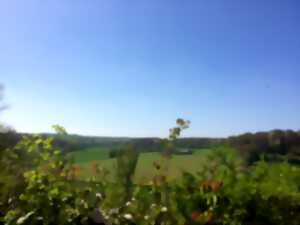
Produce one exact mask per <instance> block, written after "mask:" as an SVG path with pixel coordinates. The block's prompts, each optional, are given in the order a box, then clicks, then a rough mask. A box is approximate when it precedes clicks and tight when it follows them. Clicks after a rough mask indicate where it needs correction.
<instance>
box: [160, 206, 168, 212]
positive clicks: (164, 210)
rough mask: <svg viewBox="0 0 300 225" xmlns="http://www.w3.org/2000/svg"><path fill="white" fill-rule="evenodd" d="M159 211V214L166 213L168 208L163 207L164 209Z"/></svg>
mask: <svg viewBox="0 0 300 225" xmlns="http://www.w3.org/2000/svg"><path fill="white" fill-rule="evenodd" d="M160 211H161V212H167V211H168V208H167V207H165V206H164V207H162V208H161V210H160Z"/></svg>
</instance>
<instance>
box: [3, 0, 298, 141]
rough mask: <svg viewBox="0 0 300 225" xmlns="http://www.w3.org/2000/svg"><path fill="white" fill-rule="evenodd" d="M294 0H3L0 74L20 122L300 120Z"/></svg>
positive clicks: (34, 128) (138, 125)
mask: <svg viewBox="0 0 300 225" xmlns="http://www.w3.org/2000/svg"><path fill="white" fill-rule="evenodd" d="M299 12H300V3H299V1H298V0H284V1H283V0H248V1H246V0H245V1H239V0H201V1H199V0H194V1H193V0H190V1H182V0H151V1H149V0H147V1H146V0H130V1H122V0H118V1H116V0H43V1H40V0H36V1H34V0H26V1H16V0H4V1H1V3H0V34H1V35H0V83H2V84H4V85H5V88H6V89H5V101H6V102H7V103H8V104H9V105H10V108H9V109H8V110H6V111H5V112H4V113H2V114H1V115H0V120H1V121H3V122H5V123H7V124H10V125H12V126H13V127H15V129H17V130H18V131H25V132H47V131H50V130H51V128H50V127H51V125H52V124H56V123H59V124H61V125H63V126H65V127H66V129H67V130H68V131H69V132H71V133H79V134H87V135H103V136H111V135H112V136H166V135H167V134H168V129H169V128H170V127H172V126H173V124H174V121H175V120H176V118H178V117H183V118H186V119H189V120H191V122H192V124H191V128H190V129H189V130H188V131H186V132H185V135H186V136H228V135H232V134H238V133H242V132H247V131H258V130H270V129H274V128H282V129H287V128H290V129H300V100H299V99H300V88H299V87H300V63H299V60H300V13H299Z"/></svg>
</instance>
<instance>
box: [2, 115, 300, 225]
mask: <svg viewBox="0 0 300 225" xmlns="http://www.w3.org/2000/svg"><path fill="white" fill-rule="evenodd" d="M187 126H188V123H187V122H186V121H184V120H178V121H177V126H176V127H175V128H173V129H171V133H170V137H169V139H165V140H163V141H162V145H163V146H164V151H163V154H162V157H161V158H160V160H157V161H156V162H155V163H154V164H153V170H154V171H155V175H154V176H153V177H149V178H148V180H145V181H143V182H139V183H136V182H134V180H133V174H134V172H135V170H136V167H137V162H138V158H139V153H140V152H139V150H138V148H137V146H136V145H133V144H128V145H127V146H126V147H124V148H123V151H120V152H119V154H118V155H117V160H116V162H117V164H116V168H115V173H114V174H115V175H114V176H115V179H114V180H113V181H111V180H109V179H108V178H107V177H108V175H109V173H111V172H112V171H107V170H105V169H103V168H102V167H101V165H99V164H97V163H93V164H92V167H93V173H92V174H90V177H89V178H88V179H86V180H84V181H83V180H80V179H78V176H79V175H80V170H81V169H80V167H78V166H76V165H74V164H72V160H70V159H68V155H66V154H62V151H61V149H59V148H57V147H56V146H55V145H53V142H54V139H53V137H46V138H45V137H42V136H40V135H33V136H32V135H26V136H23V137H22V139H21V140H20V141H19V142H18V144H17V145H16V146H13V147H9V148H6V149H5V150H2V154H1V158H0V160H1V164H0V165H1V168H0V177H1V181H4V180H5V182H2V183H1V186H0V211H1V215H0V217H1V220H2V222H3V223H4V224H7V225H8V224H30V225H31V224H32V225H35V224H45V225H46V224H47V225H52V224H53V225H54V224H55V225H56V224H62V225H63V224H116V225H117V224H128V225H129V224H132V225H133V224H138V225H139V224H141V225H143V224H145V225H146V224H149V225H150V224H155V225H159V224H170V225H171V224H172V225H173V224H175V225H176V224H178V225H180V224H186V225H194V224H195V225H196V224H218V225H219V224H220V225H223V224H230V225H237V224H241V225H244V224H251V225H260V224H264V225H268V224H270V225H271V224H272V225H277V224H278V225H283V224H291V225H298V222H299V221H300V215H299V213H298V212H299V211H300V172H299V168H298V167H297V166H293V165H291V164H289V163H288V162H287V161H281V162H272V163H270V162H266V161H265V160H263V159H260V160H259V161H257V162H256V163H254V164H253V165H251V166H247V165H246V163H245V162H244V160H243V158H241V157H240V156H239V154H238V152H237V151H235V150H233V149H232V150H230V149H229V147H225V146H224V145H223V147H221V145H220V147H218V148H217V149H216V150H215V151H211V152H210V153H209V154H207V155H206V156H203V157H205V160H203V162H202V168H201V169H200V170H199V171H198V173H197V174H191V173H189V171H185V172H183V174H182V179H181V180H169V179H168V178H167V175H166V174H167V171H168V169H169V161H170V159H171V158H172V149H173V143H174V142H175V140H176V139H177V138H178V136H179V135H180V133H181V131H182V130H183V129H184V128H186V127H187ZM55 128H56V129H57V131H58V132H62V131H64V130H63V129H59V128H60V127H55ZM61 135H62V134H61Z"/></svg>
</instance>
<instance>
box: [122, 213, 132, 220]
mask: <svg viewBox="0 0 300 225" xmlns="http://www.w3.org/2000/svg"><path fill="white" fill-rule="evenodd" d="M124 218H125V219H127V220H132V218H133V217H132V215H131V214H129V213H127V214H124Z"/></svg>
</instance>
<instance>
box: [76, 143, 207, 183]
mask: <svg viewBox="0 0 300 225" xmlns="http://www.w3.org/2000/svg"><path fill="white" fill-rule="evenodd" d="M210 151H211V149H198V150H195V151H194V153H193V154H191V155H173V156H172V158H171V159H170V161H169V162H168V170H167V175H168V177H169V178H170V179H176V178H179V177H180V175H181V172H182V171H188V172H191V173H196V172H197V171H198V170H199V169H200V168H201V165H202V163H201V162H202V160H203V156H204V155H205V154H207V153H208V152H210ZM108 153H109V150H108V149H105V148H89V149H85V150H82V151H79V152H75V153H73V156H74V162H75V164H76V165H78V166H80V168H81V177H83V178H85V177H88V176H90V175H92V169H91V165H92V163H93V162H97V163H98V164H99V165H101V166H102V167H103V168H106V169H107V170H108V171H110V172H111V174H113V171H114V168H115V166H116V160H115V159H110V158H109V156H108ZM162 160H163V158H162V157H161V155H160V153H158V152H149V153H141V154H140V155H139V160H138V164H137V168H136V173H135V180H136V181H137V182H138V181H143V180H147V179H149V178H150V177H152V176H153V175H154V174H155V170H154V167H153V163H154V162H160V161H162Z"/></svg>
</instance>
